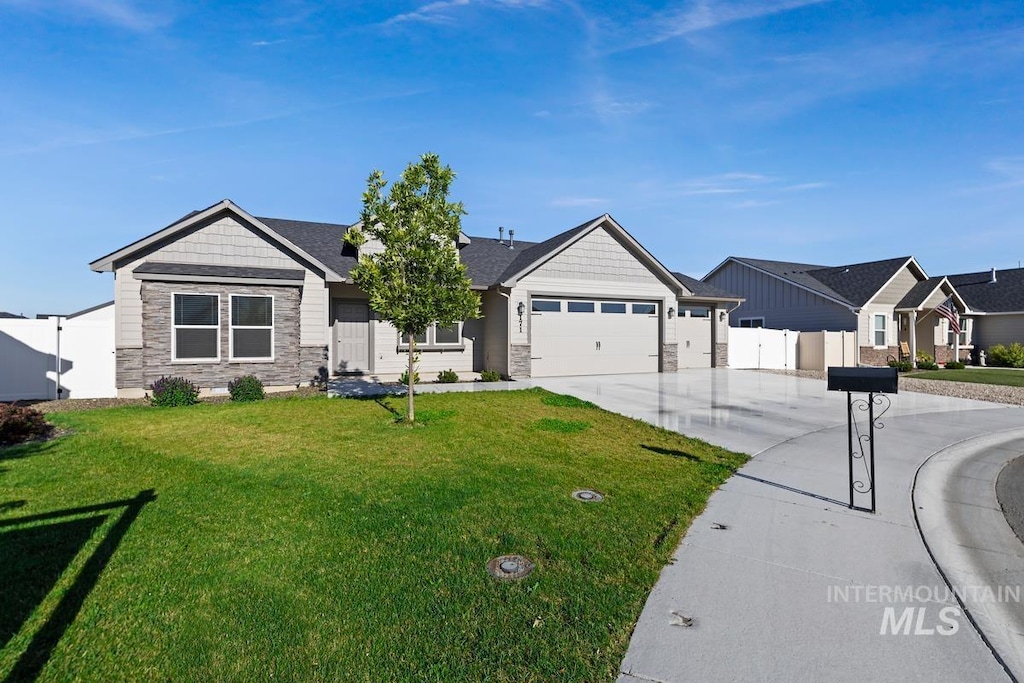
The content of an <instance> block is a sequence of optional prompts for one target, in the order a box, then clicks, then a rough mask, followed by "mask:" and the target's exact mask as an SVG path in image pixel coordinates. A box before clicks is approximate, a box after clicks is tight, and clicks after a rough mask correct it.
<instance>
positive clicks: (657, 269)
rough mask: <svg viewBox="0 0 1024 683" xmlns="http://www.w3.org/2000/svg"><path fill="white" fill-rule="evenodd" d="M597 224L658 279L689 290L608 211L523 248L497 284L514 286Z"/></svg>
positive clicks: (683, 290)
mask: <svg viewBox="0 0 1024 683" xmlns="http://www.w3.org/2000/svg"><path fill="white" fill-rule="evenodd" d="M598 228H605V229H606V230H608V231H609V232H610V233H612V234H613V236H616V235H617V237H618V239H619V240H620V241H621V242H624V243H625V246H626V248H627V249H628V250H629V251H631V252H632V253H633V255H634V256H635V257H636V258H637V260H638V261H640V262H641V263H643V264H644V265H645V266H647V268H648V269H650V270H651V272H652V273H654V274H655V275H656V276H658V277H659V279H661V280H662V281H664V282H665V284H668V285H670V286H674V287H675V288H676V289H679V290H680V292H677V293H682V294H689V291H688V290H686V288H685V287H684V286H683V285H682V283H681V282H679V280H677V279H676V278H675V276H674V275H672V272H671V271H669V269H668V268H666V267H665V266H664V265H662V263H661V262H660V261H659V260H658V259H656V258H654V256H653V255H652V254H651V253H650V252H649V251H647V250H646V249H644V247H643V246H642V245H641V244H640V243H639V242H637V241H636V240H635V239H634V238H633V236H632V235H630V234H629V233H628V232H626V230H625V228H623V227H622V226H621V225H619V224H618V222H617V221H616V220H615V219H614V218H612V217H611V215H609V214H607V213H606V214H602V215H600V216H598V217H597V218H595V219H593V220H590V221H587V222H585V223H581V224H580V225H577V226H576V227H575V228H570V229H569V230H566V231H565V232H562V233H559V234H557V235H555V236H554V237H552V238H551V239H549V240H545V241H543V242H540V243H538V244H534V245H533V246H531V247H529V248H528V249H525V250H523V251H522V252H521V253H520V254H519V256H517V257H516V259H515V260H514V261H512V263H510V264H509V266H508V267H507V268H506V269H505V272H504V273H502V275H501V279H500V281H499V282H498V283H496V284H500V285H502V286H506V287H510V286H514V285H515V283H516V282H517V281H518V280H519V279H520V278H522V277H524V276H526V275H527V274H528V273H530V272H531V271H533V270H535V269H537V268H539V267H540V266H541V265H543V264H544V263H546V262H547V261H550V260H551V259H552V258H554V257H555V256H557V255H558V254H560V253H562V252H563V251H565V250H566V249H568V248H569V247H571V246H572V245H573V244H575V243H576V242H578V241H579V240H580V239H582V238H583V237H584V236H586V235H588V234H589V233H591V232H593V231H594V230H597V229H598Z"/></svg>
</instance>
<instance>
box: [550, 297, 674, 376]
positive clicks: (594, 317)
mask: <svg viewBox="0 0 1024 683" xmlns="http://www.w3.org/2000/svg"><path fill="white" fill-rule="evenodd" d="M658 322H659V307H658V304H657V303H656V302H654V301H622V300H605V301H602V300H598V299H587V298H558V299H556V298H547V297H545V298H541V297H534V298H533V299H532V301H531V302H530V344H531V353H530V356H531V361H532V362H531V365H532V368H531V371H530V374H531V375H532V376H534V377H553V376H559V375H611V374H622V373H630V372H657V371H658V358H659V354H658V351H659V342H658V340H659V333H658Z"/></svg>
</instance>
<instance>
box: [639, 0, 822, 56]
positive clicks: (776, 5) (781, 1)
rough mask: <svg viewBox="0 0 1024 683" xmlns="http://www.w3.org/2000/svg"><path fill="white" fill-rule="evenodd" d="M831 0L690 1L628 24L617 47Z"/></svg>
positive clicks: (649, 42)
mask: <svg viewBox="0 0 1024 683" xmlns="http://www.w3.org/2000/svg"><path fill="white" fill-rule="evenodd" d="M829 1H830V0H748V1H746V2H721V1H718V0H692V1H691V2H687V3H685V4H683V5H681V6H679V7H676V8H674V9H670V10H665V11H663V12H659V13H658V14H655V15H653V16H651V17H648V18H646V19H643V20H641V21H639V22H637V23H636V24H634V25H632V26H629V27H628V30H627V31H624V32H623V35H624V36H627V37H625V38H624V40H623V43H622V44H621V45H620V46H619V49H631V48H637V47H646V46H648V45H656V44H658V43H663V42H665V41H667V40H672V39H673V38H680V37H683V36H687V35H690V34H693V33H697V32H700V31H708V30H711V29H714V28H717V27H718V26H724V25H727V24H734V23H736V22H739V21H748V20H751V19H757V18H759V17H765V16H769V15H772V14H780V13H782V12H788V11H791V10H794V9H799V8H801V7H806V6H808V5H816V4H820V3H822V2H829Z"/></svg>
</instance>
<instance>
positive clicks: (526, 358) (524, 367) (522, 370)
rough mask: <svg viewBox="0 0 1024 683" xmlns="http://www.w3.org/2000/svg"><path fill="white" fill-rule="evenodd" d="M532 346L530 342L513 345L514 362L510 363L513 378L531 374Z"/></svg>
mask: <svg viewBox="0 0 1024 683" xmlns="http://www.w3.org/2000/svg"><path fill="white" fill-rule="evenodd" d="M531 353H532V347H531V346H530V345H529V344H513V345H512V362H511V363H509V368H508V374H509V377H512V378H520V379H521V378H524V377H529V376H530V371H531V370H532V366H531V362H530V357H531Z"/></svg>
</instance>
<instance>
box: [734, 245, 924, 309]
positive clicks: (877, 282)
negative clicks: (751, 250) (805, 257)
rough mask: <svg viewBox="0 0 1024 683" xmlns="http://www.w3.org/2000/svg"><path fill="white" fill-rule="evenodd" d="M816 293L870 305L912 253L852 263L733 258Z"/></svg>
mask: <svg viewBox="0 0 1024 683" xmlns="http://www.w3.org/2000/svg"><path fill="white" fill-rule="evenodd" d="M732 258H733V260H735V261H738V262H740V263H746V264H748V265H751V266H753V267H755V268H759V269H761V270H764V271H766V272H768V273H771V274H773V275H776V276H778V277H780V278H782V279H784V280H789V281H790V282H793V283H794V284H798V285H800V286H802V287H805V288H807V289H809V290H811V291H813V292H817V293H819V294H823V295H825V296H827V297H829V298H831V299H837V300H839V301H841V302H843V303H846V304H848V305H849V306H852V307H854V308H859V307H861V306H863V305H864V304H866V303H867V302H868V301H869V300H870V299H871V297H873V296H874V295H875V294H876V293H877V292H878V290H880V289H881V288H882V286H883V285H885V283H886V282H888V281H889V279H890V278H891V277H892V276H893V275H895V274H896V271H898V270H899V269H900V268H901V267H902V266H903V264H905V263H906V262H907V261H909V260H910V257H909V256H903V257H900V258H894V259H886V260H884V261H869V262H868V263H851V264H850V265H846V266H835V267H829V266H817V265H812V264H809V263H793V262H790V261H770V260H765V259H752V258H740V257H736V256H734V257H732Z"/></svg>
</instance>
